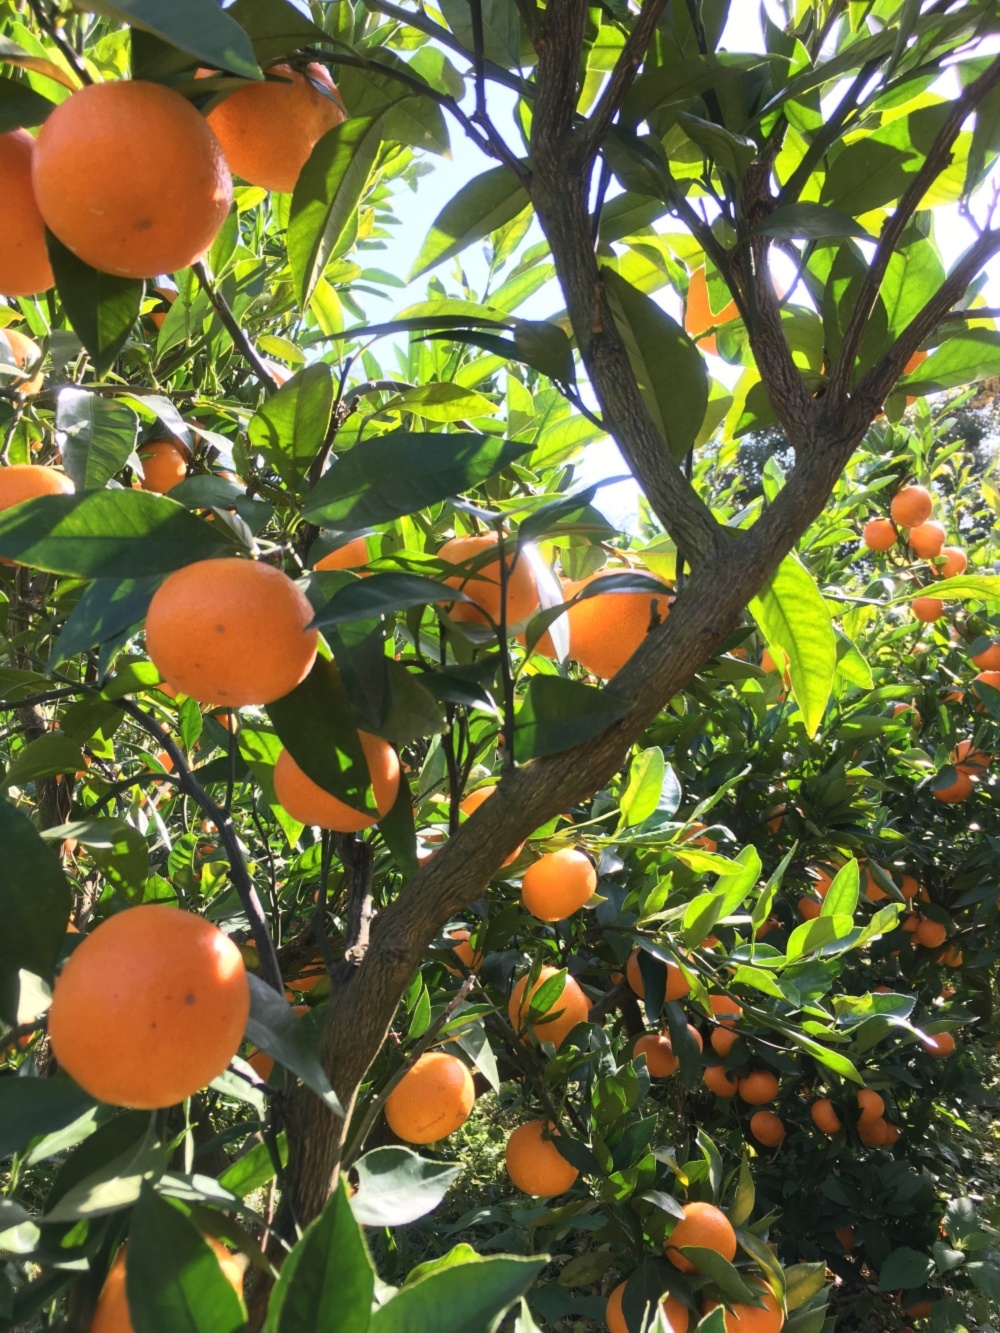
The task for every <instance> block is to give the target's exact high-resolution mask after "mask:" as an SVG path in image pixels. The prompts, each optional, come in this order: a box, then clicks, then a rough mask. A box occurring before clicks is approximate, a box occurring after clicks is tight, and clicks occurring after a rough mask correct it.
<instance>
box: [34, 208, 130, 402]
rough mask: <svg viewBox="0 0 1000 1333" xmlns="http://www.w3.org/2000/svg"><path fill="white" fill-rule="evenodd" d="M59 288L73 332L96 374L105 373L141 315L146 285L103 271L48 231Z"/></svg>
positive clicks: (46, 234) (52, 261) (50, 254)
mask: <svg viewBox="0 0 1000 1333" xmlns="http://www.w3.org/2000/svg"><path fill="white" fill-rule="evenodd" d="M45 243H46V245H47V246H48V249H49V261H50V263H51V264H52V272H53V273H54V274H55V279H56V290H57V291H58V292H59V299H60V300H61V301H62V304H63V309H64V311H65V312H66V318H67V319H68V320H69V322H70V324H71V325H72V326H73V331H74V333H76V335H77V337H78V338H79V339H80V341H81V342H82V343H83V345H84V347H85V348H86V349H87V351H88V352H89V353H90V359H91V361H92V362H93V363H94V373H95V374H97V375H103V374H104V373H105V372H106V371H107V370H109V369H110V367H111V364H112V362H113V361H114V359H115V357H116V356H117V355H118V353H119V352H120V351H121V350H122V348H123V347H124V346H125V339H126V338H127V337H128V335H129V333H130V332H131V330H132V325H133V324H134V323H135V321H136V319H137V318H138V316H139V307H140V305H141V304H142V293H143V285H142V283H141V282H137V281H136V280H135V279H134V278H117V277H114V276H113V275H112V274H110V273H100V272H98V270H97V269H96V268H91V267H90V265H89V264H85V263H84V262H83V260H82V259H77V257H76V255H75V254H73V252H72V251H71V250H67V249H66V247H65V246H64V245H63V243H62V242H61V241H59V240H57V239H56V237H55V236H53V235H52V233H51V232H50V231H46V233H45Z"/></svg>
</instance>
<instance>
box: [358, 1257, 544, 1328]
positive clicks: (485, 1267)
mask: <svg viewBox="0 0 1000 1333" xmlns="http://www.w3.org/2000/svg"><path fill="white" fill-rule="evenodd" d="M547 1262H548V1259H547V1257H546V1256H544V1255H543V1256H542V1257H541V1258H540V1259H530V1258H525V1259H522V1258H513V1257H508V1256H506V1255H496V1256H492V1257H490V1258H485V1259H476V1260H475V1261H472V1262H469V1263H462V1264H456V1265H455V1266H454V1267H451V1268H444V1269H441V1270H440V1271H438V1272H432V1273H430V1274H428V1276H427V1277H424V1278H421V1279H419V1280H418V1281H416V1282H412V1284H408V1285H406V1286H404V1287H403V1288H402V1289H401V1290H400V1291H398V1292H397V1293H396V1294H395V1296H393V1297H391V1298H390V1299H389V1300H388V1301H386V1303H385V1304H384V1305H380V1306H379V1308H378V1309H377V1310H376V1311H375V1313H374V1314H373V1315H372V1320H371V1324H370V1325H369V1327H370V1329H371V1333H484V1331H485V1330H487V1329H492V1328H495V1327H496V1324H497V1323H498V1322H499V1317H500V1316H501V1315H502V1314H503V1313H504V1311H505V1310H508V1309H509V1308H510V1307H511V1306H512V1305H513V1304H514V1302H515V1301H516V1300H518V1299H519V1298H520V1297H521V1296H522V1295H523V1294H524V1293H525V1292H526V1291H527V1290H528V1288H529V1287H530V1286H531V1284H532V1283H533V1282H534V1280H535V1278H536V1277H537V1276H538V1274H539V1273H540V1272H541V1271H542V1269H543V1268H544V1267H545V1265H546V1263H547Z"/></svg>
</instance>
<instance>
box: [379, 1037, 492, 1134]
mask: <svg viewBox="0 0 1000 1333" xmlns="http://www.w3.org/2000/svg"><path fill="white" fill-rule="evenodd" d="M475 1100H476V1091H475V1088H474V1086H473V1083H472V1075H471V1074H470V1073H469V1070H468V1068H467V1066H465V1065H464V1064H463V1063H462V1061H461V1060H459V1058H458V1057H457V1056H456V1055H447V1054H446V1053H445V1052H444V1051H426V1052H425V1053H424V1054H423V1055H422V1056H421V1057H420V1058H419V1060H417V1062H416V1063H415V1064H414V1065H413V1066H412V1068H410V1069H408V1070H407V1071H406V1073H405V1074H404V1075H403V1077H402V1078H401V1079H400V1080H399V1082H398V1083H397V1084H396V1086H395V1087H394V1088H393V1090H392V1092H390V1093H389V1095H388V1097H387V1098H386V1099H385V1118H386V1121H387V1123H388V1125H389V1128H390V1129H391V1130H392V1132H393V1133H394V1134H395V1135H396V1137H397V1138H398V1139H402V1140H403V1142H404V1143H437V1142H438V1140H439V1139H444V1138H447V1137H448V1135H449V1134H453V1133H454V1132H455V1130H456V1129H458V1128H459V1126H460V1125H464V1124H465V1122H466V1120H468V1118H469V1114H470V1112H471V1111H472V1107H473V1104H474V1103H475Z"/></svg>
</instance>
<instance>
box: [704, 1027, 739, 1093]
mask: <svg viewBox="0 0 1000 1333" xmlns="http://www.w3.org/2000/svg"><path fill="white" fill-rule="evenodd" d="M713 1035H714V1034H713ZM701 1077H702V1080H703V1082H704V1084H705V1087H706V1088H708V1089H710V1091H712V1092H714V1093H715V1095H716V1097H735V1096H736V1090H737V1087H738V1085H739V1080H738V1079H737V1078H736V1077H735V1075H733V1074H727V1073H726V1070H725V1068H724V1067H723V1066H722V1065H708V1067H707V1068H706V1069H705V1072H704V1073H703V1074H702V1076H701Z"/></svg>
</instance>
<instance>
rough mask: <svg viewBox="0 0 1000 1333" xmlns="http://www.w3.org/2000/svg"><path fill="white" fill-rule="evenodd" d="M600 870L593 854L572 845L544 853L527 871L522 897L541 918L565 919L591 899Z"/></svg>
mask: <svg viewBox="0 0 1000 1333" xmlns="http://www.w3.org/2000/svg"><path fill="white" fill-rule="evenodd" d="M596 888H597V871H596V870H595V869H594V863H593V861H591V859H590V857H589V856H587V855H585V853H583V852H578V851H576V850H575V849H574V848H572V847H561V848H560V849H559V851H557V852H548V853H547V854H546V855H545V856H540V857H539V858H538V860H537V861H535V862H534V864H533V865H530V866H529V867H528V869H527V870H526V871H525V872H524V878H523V880H522V881H521V898H522V900H523V902H524V905H525V907H526V908H527V909H528V911H529V912H530V913H531V915H532V916H534V917H537V918H538V920H539V921H565V919H566V918H567V917H568V916H572V915H573V913H574V912H577V911H579V910H580V908H581V907H582V906H583V905H584V903H587V902H589V901H590V899H591V897H592V896H593V893H594V890H595V889H596Z"/></svg>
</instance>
